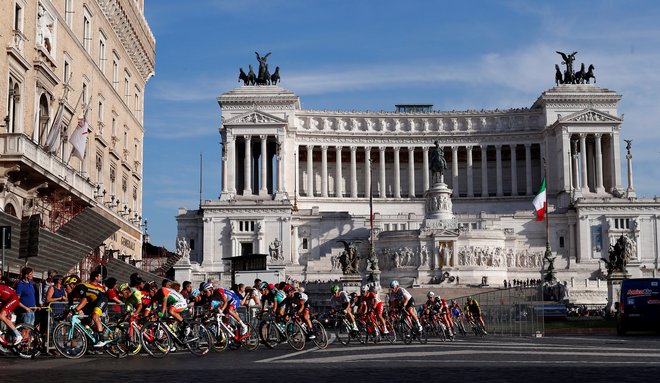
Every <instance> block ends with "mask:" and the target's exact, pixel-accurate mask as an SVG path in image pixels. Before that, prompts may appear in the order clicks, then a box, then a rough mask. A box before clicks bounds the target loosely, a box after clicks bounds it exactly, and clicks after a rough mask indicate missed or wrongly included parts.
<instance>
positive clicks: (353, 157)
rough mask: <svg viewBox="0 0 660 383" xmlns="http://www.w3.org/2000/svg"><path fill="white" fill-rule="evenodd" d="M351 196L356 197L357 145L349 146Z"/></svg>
mask: <svg viewBox="0 0 660 383" xmlns="http://www.w3.org/2000/svg"><path fill="white" fill-rule="evenodd" d="M350 150H351V198H357V156H356V152H357V147H356V146H351V147H350Z"/></svg>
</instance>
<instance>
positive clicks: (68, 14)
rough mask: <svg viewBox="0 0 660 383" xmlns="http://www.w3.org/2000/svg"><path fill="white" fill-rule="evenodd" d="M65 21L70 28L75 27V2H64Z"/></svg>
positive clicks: (71, 0) (68, 0)
mask: <svg viewBox="0 0 660 383" xmlns="http://www.w3.org/2000/svg"><path fill="white" fill-rule="evenodd" d="M64 21H66V23H67V25H68V26H69V27H71V26H72V25H73V0H64Z"/></svg>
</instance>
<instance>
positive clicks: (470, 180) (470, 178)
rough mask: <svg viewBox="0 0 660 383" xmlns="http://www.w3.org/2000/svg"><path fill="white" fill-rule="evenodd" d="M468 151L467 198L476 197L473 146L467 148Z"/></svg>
mask: <svg viewBox="0 0 660 383" xmlns="http://www.w3.org/2000/svg"><path fill="white" fill-rule="evenodd" d="M465 149H466V150H467V172H466V173H467V196H468V197H474V174H472V145H468V146H466V147H465Z"/></svg>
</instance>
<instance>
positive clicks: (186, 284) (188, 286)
mask: <svg viewBox="0 0 660 383" xmlns="http://www.w3.org/2000/svg"><path fill="white" fill-rule="evenodd" d="M192 290H193V287H192V282H190V281H183V285H182V288H181V295H183V297H184V298H186V299H188V297H189V296H190V293H191V292H192Z"/></svg>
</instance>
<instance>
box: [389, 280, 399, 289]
mask: <svg viewBox="0 0 660 383" xmlns="http://www.w3.org/2000/svg"><path fill="white" fill-rule="evenodd" d="M395 287H399V282H398V281H396V280H394V281H392V282H390V288H391V289H393V288H395Z"/></svg>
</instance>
